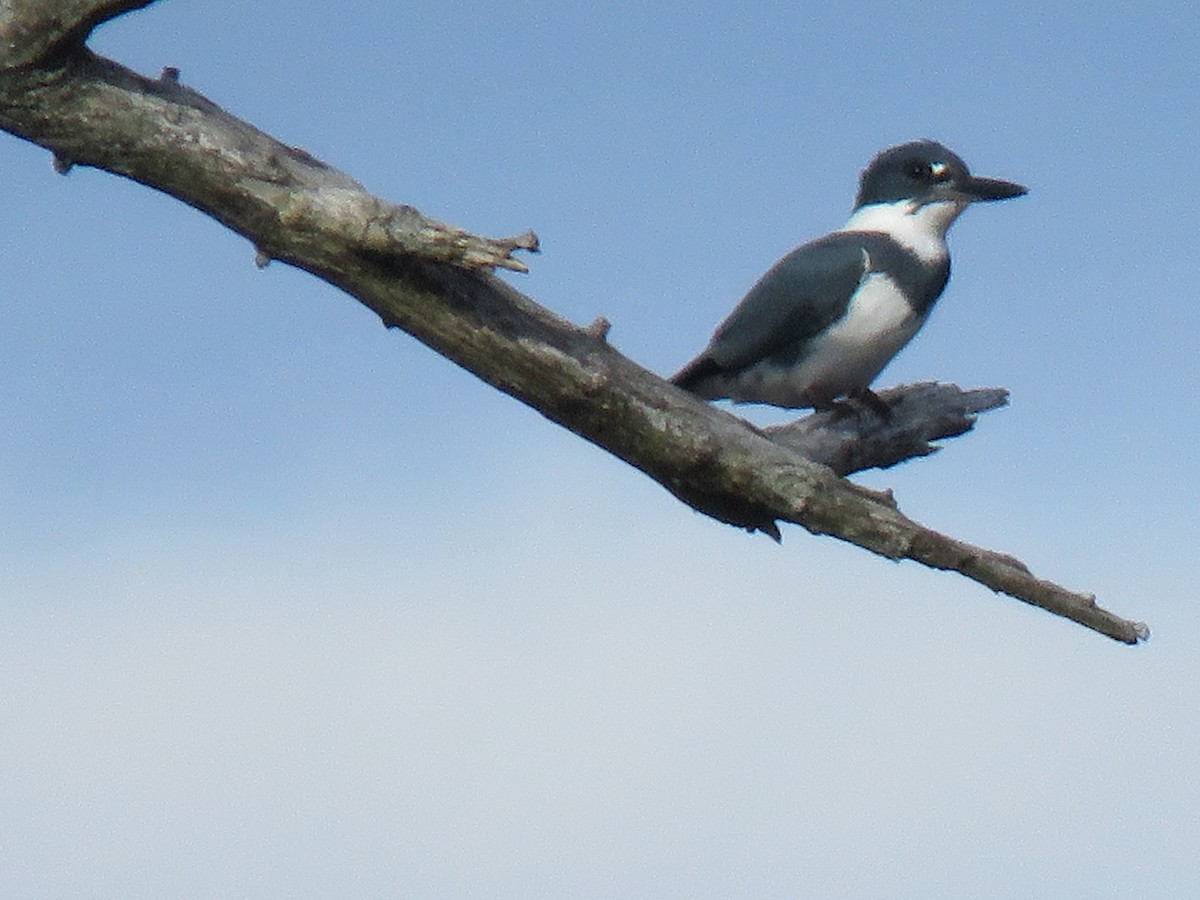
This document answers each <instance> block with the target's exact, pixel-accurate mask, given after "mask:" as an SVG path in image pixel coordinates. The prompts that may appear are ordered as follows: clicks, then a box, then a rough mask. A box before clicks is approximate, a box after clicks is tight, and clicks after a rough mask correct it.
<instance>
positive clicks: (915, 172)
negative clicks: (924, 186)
mask: <svg viewBox="0 0 1200 900" xmlns="http://www.w3.org/2000/svg"><path fill="white" fill-rule="evenodd" d="M906 174H907V175H908V177H909V178H911V179H912V180H913V181H928V180H929V178H930V176H931V175H933V167H932V166H930V165H929V163H926V162H922V161H921V160H919V159H914V160H913V161H912V162H910V163H909V164H908V170H907V173H906Z"/></svg>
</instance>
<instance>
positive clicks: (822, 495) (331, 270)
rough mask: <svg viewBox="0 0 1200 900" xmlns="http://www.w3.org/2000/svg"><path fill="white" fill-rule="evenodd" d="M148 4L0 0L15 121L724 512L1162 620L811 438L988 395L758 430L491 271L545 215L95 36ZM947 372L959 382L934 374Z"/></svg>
mask: <svg viewBox="0 0 1200 900" xmlns="http://www.w3.org/2000/svg"><path fill="white" fill-rule="evenodd" d="M147 4H148V0H129V2H115V0H110V2H99V0H93V2H86V0H12V2H7V3H5V4H0V127H2V128H4V129H5V130H7V131H9V132H11V133H13V134H15V135H18V136H20V137H23V138H25V139H27V140H29V141H32V142H34V143H36V144H39V145H41V146H43V147H46V148H47V149H48V150H50V151H51V152H52V153H53V154H54V159H55V163H56V166H57V167H58V168H59V169H60V170H61V171H67V170H69V169H70V168H71V167H72V166H74V165H88V166H95V167H98V168H101V169H105V170H107V171H110V172H113V173H115V174H118V175H122V176H125V177H128V178H131V179H133V180H135V181H138V182H141V183H142V184H145V185H147V186H148V187H151V188H154V189H156V190H160V191H163V192H165V193H168V194H170V195H171V196H174V197H176V198H178V199H179V200H181V201H183V202H184V203H187V204H189V205H191V206H193V207H195V208H197V209H199V210H201V211H203V212H205V213H207V214H208V215H210V216H212V217H213V218H214V219H216V220H217V221H219V222H221V223H222V224H224V225H225V226H227V227H228V228H230V229H232V230H234V231H236V232H238V233H239V234H242V235H244V236H245V237H246V238H247V239H248V240H249V241H251V243H252V244H253V246H254V248H255V254H254V256H255V259H256V260H257V261H258V262H259V263H260V264H264V263H265V262H267V261H269V260H272V259H274V260H281V261H283V262H286V263H288V264H291V265H294V266H297V267H299V268H302V269H305V270H307V271H309V272H311V273H313V274H314V275H317V276H318V277H320V278H323V279H325V280H326V281H328V282H330V283H331V284H334V285H337V286H338V287H340V288H342V289H344V290H345V291H346V292H347V293H349V294H350V295H352V296H353V297H355V298H356V299H358V300H359V301H360V302H362V303H363V304H365V305H366V306H368V307H369V308H370V309H372V310H374V311H375V312H376V313H377V314H378V315H379V316H380V318H381V319H382V320H383V322H384V323H385V324H387V325H390V326H396V327H400V328H403V329H404V330H405V331H408V332H409V333H411V334H413V335H414V336H416V337H417V338H418V339H420V340H422V341H423V342H425V343H426V344H428V345H429V346H430V347H432V348H433V349H435V350H436V351H438V352H439V353H441V354H443V355H445V356H446V357H448V358H449V359H451V360H453V361H454V362H456V363H457V364H459V365H461V366H463V367H464V368H466V369H468V370H469V371H471V372H473V373H474V374H476V375H477V376H478V377H480V378H482V379H483V380H485V381H487V382H488V383H489V384H492V385H494V386H495V387H497V388H499V389H500V390H502V391H505V392H507V393H509V394H511V395H512V396H514V397H516V398H518V399H519V400H521V401H522V402H524V403H527V404H529V405H530V406H532V407H534V408H536V409H538V410H539V411H540V412H542V413H543V414H544V415H546V416H547V417H548V418H550V419H552V420H553V421H555V422H558V423H559V424H561V425H563V426H564V427H566V428H569V429H571V430H572V431H574V432H575V433H576V434H578V435H580V436H581V437H583V438H585V439H587V440H589V441H591V442H593V443H595V444H597V445H599V446H601V447H603V448H605V449H606V450H608V451H610V452H611V453H613V454H615V455H616V456H618V457H620V458H621V459H623V460H625V461H627V462H628V463H629V464H630V465H633V466H635V467H636V468H638V469H640V470H641V471H643V472H645V473H646V474H648V475H649V476H650V477H652V478H654V479H655V480H656V481H658V482H659V483H660V484H662V485H663V486H664V487H665V488H667V490H669V491H671V493H673V494H674V495H675V496H677V497H678V498H679V499H681V500H682V501H684V502H685V503H687V504H689V505H690V506H692V507H693V508H695V509H697V510H699V511H701V512H703V513H706V514H708V515H710V516H713V517H715V518H717V519H720V520H721V521H724V522H728V523H730V524H733V525H737V526H739V527H743V528H747V529H750V530H759V531H763V532H766V533H768V534H770V535H772V536H773V537H775V538H776V539H778V538H779V537H780V532H779V528H778V525H777V522H789V523H795V524H798V525H801V526H802V527H804V528H806V529H808V530H809V531H810V532H813V533H814V534H828V535H832V536H835V537H838V538H840V539H842V540H846V541H850V542H852V543H855V544H857V545H859V546H861V547H864V548H866V549H868V550H871V551H873V552H875V553H878V554H880V555H883V556H886V557H888V558H891V559H912V560H915V561H917V562H920V563H922V564H924V565H927V566H931V567H933V568H939V569H950V570H953V571H956V572H959V573H961V574H963V575H965V576H967V577H968V578H972V579H974V580H976V581H978V582H980V583H981V584H984V585H986V586H988V587H990V588H992V589H993V590H995V591H1000V592H1003V593H1006V594H1008V595H1010V596H1013V597H1016V598H1018V599H1020V600H1023V601H1025V602H1027V603H1031V604H1034V605H1036V606H1039V607H1042V608H1043V609H1047V610H1049V611H1051V612H1053V613H1056V614H1058V615H1061V616H1065V617H1067V618H1069V619H1071V620H1073V621H1076V622H1079V623H1080V624H1083V625H1086V626H1087V627H1089V628H1092V629H1095V630H1096V631H1099V632H1101V633H1103V634H1106V635H1108V636H1109V637H1112V638H1114V639H1116V640H1119V641H1123V642H1125V643H1129V644H1134V643H1137V642H1138V641H1139V640H1141V639H1144V638H1145V637H1146V636H1147V634H1148V632H1147V630H1146V628H1145V626H1144V625H1142V624H1141V623H1137V622H1131V621H1127V620H1125V619H1122V618H1120V617H1119V616H1116V615H1114V614H1112V613H1110V612H1107V611H1105V610H1103V609H1100V608H1098V607H1096V606H1095V603H1094V601H1093V599H1092V598H1091V596H1090V595H1085V594H1078V593H1074V592H1071V591H1067V590H1065V589H1064V588H1061V587H1059V586H1057V585H1054V584H1052V583H1050V582H1046V581H1041V580H1039V579H1036V578H1034V576H1033V575H1032V574H1030V572H1029V570H1028V569H1027V568H1026V567H1025V566H1024V565H1022V564H1021V563H1019V562H1018V561H1016V560H1014V559H1013V558H1011V557H1008V556H1005V555H1003V554H998V553H994V552H992V551H988V550H984V549H982V548H978V547H973V546H971V545H969V544H965V543H963V542H961V541H957V540H954V539H952V538H948V537H946V536H944V535H941V534H938V533H937V532H935V531H932V530H931V529H928V528H925V527H923V526H921V525H919V524H917V523H916V522H913V521H912V520H910V519H908V518H907V517H905V516H904V515H902V514H901V513H900V512H899V510H898V509H896V506H895V503H894V502H893V501H892V499H891V496H890V495H889V494H886V493H883V494H881V493H879V492H876V491H869V490H866V489H864V488H862V487H859V486H857V485H854V484H853V483H851V482H849V481H846V480H845V479H844V478H841V477H839V476H838V475H837V474H835V472H834V471H833V469H831V468H829V467H828V466H826V465H822V464H820V463H818V462H815V461H813V459H810V458H808V456H806V455H805V454H811V455H812V456H815V457H817V458H820V459H823V460H825V461H827V462H829V464H830V465H832V466H835V467H836V468H838V469H839V470H840V471H850V470H852V469H856V468H862V467H864V466H868V465H891V464H894V463H895V462H896V461H898V460H899V459H901V458H907V457H909V456H912V455H922V454H924V453H928V452H930V448H929V444H928V442H929V441H931V440H936V439H938V438H941V437H947V436H950V435H951V434H953V433H955V429H959V431H961V430H963V429H964V428H965V427H969V426H970V420H971V419H970V417H971V416H972V415H973V414H974V411H976V410H974V409H973V408H971V406H970V404H969V403H968V404H967V405H963V406H961V408H960V409H959V411H958V412H957V413H956V414H955V415H951V416H950V417H949V418H948V419H944V418H942V413H939V414H938V416H936V417H932V418H931V419H930V421H925V422H923V421H922V420H923V419H926V418H929V416H928V413H929V409H931V408H932V407H926V406H923V405H922V404H925V403H927V402H930V400H931V396H930V391H931V390H932V389H930V388H928V387H926V386H916V387H915V388H906V389H898V393H895V394H894V395H893V396H892V399H893V400H895V401H896V404H897V409H896V412H895V414H894V415H893V419H892V420H891V421H889V422H888V423H884V426H882V427H877V426H873V425H871V424H870V423H869V422H868V421H867V418H866V417H863V418H862V420H861V421H859V422H855V418H856V417H853V416H852V417H849V418H844V419H843V420H841V421H823V420H822V419H821V418H819V417H809V419H808V420H806V423H801V424H798V425H795V426H792V427H790V428H789V429H784V430H782V431H772V432H768V433H764V432H761V431H759V430H758V429H755V428H753V427H751V426H749V425H748V424H747V423H745V422H744V421H742V420H741V419H739V418H737V417H735V416H732V415H730V414H728V413H726V412H724V411H722V410H720V409H717V408H715V407H713V406H711V405H709V404H707V403H704V402H702V401H700V400H698V399H697V398H695V397H693V396H691V395H689V394H686V393H684V392H682V391H680V390H678V389H677V388H675V387H673V386H672V385H670V384H668V383H667V382H665V381H663V380H662V379H660V378H659V377H658V376H656V375H655V374H654V373H652V372H649V371H647V370H646V369H644V368H642V367H640V366H638V365H637V364H636V363H634V362H632V361H631V360H629V359H627V358H625V357H624V356H622V355H621V354H620V353H618V352H617V351H616V350H614V349H613V348H612V347H611V346H609V345H608V344H607V343H606V342H605V340H604V336H605V332H606V328H605V327H604V324H597V325H596V326H594V327H591V328H588V329H579V328H576V327H574V326H573V325H571V324H570V323H568V322H565V321H563V320H562V319H560V318H559V317H557V316H555V315H554V314H553V313H551V312H549V311H548V310H546V309H544V308H542V307H541V306H539V305H537V304H536V303H535V302H533V301H532V300H531V299H529V298H528V297H526V296H524V295H522V294H521V293H519V292H518V291H516V290H514V289H513V288H512V287H511V286H509V285H507V284H505V283H504V282H502V281H500V280H499V279H497V278H495V277H494V276H492V275H491V274H490V272H489V270H491V269H494V268H498V267H499V268H509V269H516V270H519V271H520V270H524V268H525V266H524V263H522V262H521V261H519V260H517V259H514V257H513V254H514V253H515V252H516V251H517V250H534V249H536V247H537V240H536V238H535V237H534V236H533V235H532V233H530V232H525V233H523V234H521V235H518V236H516V237H513V238H508V239H501V240H495V239H487V238H480V237H477V236H475V235H472V234H469V233H468V232H465V231H463V230H461V229H457V228H454V227H452V226H448V225H444V224H442V223H440V222H436V221H433V220H431V219H428V218H427V217H425V216H423V215H421V213H419V212H418V211H417V210H415V209H413V208H411V207H409V206H404V205H401V204H393V203H388V202H386V201H384V200H381V199H379V198H377V197H374V196H372V195H370V194H369V193H367V192H366V191H365V190H364V189H363V188H362V187H361V186H360V185H359V184H358V183H357V182H356V181H354V180H353V179H352V178H350V177H349V176H347V175H345V174H343V173H341V172H338V171H337V170H335V169H333V168H331V167H330V166H328V165H326V164H324V163H322V162H320V161H319V160H316V159H314V158H313V157H312V156H310V155H309V154H308V153H306V152H304V151H303V150H300V149H297V148H294V147H288V146H286V145H284V144H282V143H280V142H279V141H276V140H275V139H273V138H271V137H270V136H269V135H266V134H264V133H263V132H261V131H259V130H258V129H256V128H254V127H253V126H252V125H250V124H248V123H246V122H243V121H241V120H239V119H237V118H235V117H234V116H231V115H230V114H228V113H227V112H225V111H224V110H222V109H221V108H220V107H218V106H217V105H216V104H214V103H212V102H211V101H209V100H208V99H206V98H205V97H203V96H201V95H200V94H198V93H197V92H195V91H193V90H191V89H189V88H188V87H186V86H185V85H183V84H181V83H180V81H179V77H178V76H179V73H178V72H177V71H176V70H174V69H168V70H164V73H163V75H162V76H161V77H159V78H157V79H151V78H146V77H143V76H141V75H138V74H136V73H134V72H131V71H129V70H128V69H125V68H123V67H122V66H120V65H117V64H116V63H114V62H111V61H109V60H105V59H102V58H100V57H98V56H95V55H94V54H92V53H91V52H90V51H89V50H88V49H87V48H86V47H85V46H84V44H83V41H84V40H85V39H86V37H87V35H88V34H89V33H90V30H91V29H92V28H93V27H94V26H95V25H96V24H97V23H98V22H100V21H102V20H104V19H105V18H108V17H111V16H114V15H117V14H119V13H121V12H124V11H127V10H129V9H133V8H136V7H140V6H145V5H147ZM945 390H950V391H951V392H953V391H957V389H953V388H946V387H944V386H943V387H942V388H938V389H937V391H934V393H937V392H943V394H944V391H945ZM949 396H950V395H949V394H944V396H943V399H946V398H947V397H949ZM963 396H970V395H962V394H961V392H960V396H959V400H960V401H961V400H962V397H963ZM922 398H924V399H922ZM976 399H978V397H977V398H976ZM992 399H993V400H994V399H996V398H995V396H994V395H993V397H992ZM972 402H974V401H972ZM979 408H983V407H979ZM847 429H849V430H847ZM831 441H832V444H831V443H830V442H831ZM818 445H822V446H825V447H826V449H824V450H820V449H817V448H818ZM833 445H836V446H834V450H832V451H831V450H829V449H828V448H829V447H830V446H833ZM795 448H800V449H801V450H802V451H803V452H797V450H796V449H795Z"/></svg>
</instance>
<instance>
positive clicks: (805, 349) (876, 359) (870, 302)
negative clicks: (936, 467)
mask: <svg viewBox="0 0 1200 900" xmlns="http://www.w3.org/2000/svg"><path fill="white" fill-rule="evenodd" d="M1024 193H1026V188H1025V187H1023V186H1022V185H1019V184H1013V183H1011V182H1008V181H1000V180H998V179H994V178H978V177H976V176H974V175H972V174H971V173H970V171H969V170H968V169H967V166H966V163H964V162H963V161H962V160H961V159H960V158H959V157H958V156H956V155H955V154H954V153H952V152H951V151H950V150H949V149H948V148H946V147H944V146H942V145H941V144H939V143H936V142H935V141H914V142H912V143H908V144H901V145H899V146H897V147H892V148H890V149H888V150H885V151H883V152H882V153H880V154H879V155H878V156H876V157H875V158H874V159H873V160H872V161H871V164H870V165H868V166H867V168H866V169H865V170H864V171H863V173H862V179H861V181H860V183H859V189H858V199H857V200H856V201H855V204H854V211H853V213H852V215H851V216H850V221H848V222H847V223H846V224H845V225H844V226H843V227H842V228H840V229H839V230H837V231H835V232H833V233H832V234H828V235H826V236H825V237H823V238H818V239H817V240H815V241H811V242H810V243H807V244H804V245H803V246H800V247H797V248H796V249H795V250H793V251H792V252H791V253H789V254H787V255H786V256H785V257H783V259H781V260H779V262H777V263H776V264H775V265H774V266H773V267H772V268H771V269H770V270H768V272H767V273H766V274H765V275H763V276H762V278H760V279H759V280H758V283H757V284H755V285H754V287H752V288H751V289H750V292H749V293H748V294H746V296H745V298H743V300H742V302H741V303H739V304H738V305H737V307H736V308H735V309H734V310H733V312H732V313H730V315H729V317H728V318H727V319H726V320H725V321H724V322H722V323H721V324H720V326H719V327H718V328H717V330H716V333H715V334H714V335H713V337H712V340H711V341H710V342H709V345H708V346H707V347H706V348H705V349H704V352H702V353H701V354H700V355H699V356H697V357H696V358H695V359H694V360H692V361H691V362H690V363H688V364H687V365H686V366H684V367H683V369H682V370H681V371H680V372H679V373H678V374H676V375H675V376H674V377H673V378H672V379H671V380H672V381H673V382H674V383H675V384H677V385H679V386H680V387H682V388H684V389H686V390H689V391H691V392H693V393H695V394H698V395H699V396H701V397H703V398H705V399H707V400H723V399H731V400H733V401H734V402H735V403H768V404H771V405H773V406H782V407H787V408H793V409H800V408H806V407H813V408H816V409H832V408H837V407H839V406H840V405H841V404H839V402H838V401H839V398H842V397H848V398H851V399H856V400H861V401H863V402H865V403H867V404H868V405H870V406H871V407H872V408H873V409H875V410H877V411H879V412H880V413H881V414H886V406H885V405H884V404H883V401H881V400H880V399H879V398H878V397H877V396H876V395H875V393H874V392H872V391H871V389H870V385H871V382H872V381H874V380H875V376H877V375H878V374H879V373H880V372H881V371H882V370H883V367H884V366H886V365H887V364H888V362H890V361H891V359H892V357H894V356H895V355H896V354H897V353H899V352H900V349H901V348H902V347H903V346H904V345H905V344H907V343H908V342H909V341H910V340H912V337H913V335H915V334H916V333H917V331H918V330H919V329H920V327H921V326H922V325H923V324H924V323H925V320H926V318H928V316H929V311H930V310H931V309H932V307H933V303H934V301H935V300H937V298H938V297H939V296H940V295H941V293H942V289H943V288H945V286H946V281H947V279H949V277H950V254H949V251H948V249H947V247H946V232H947V231H948V230H949V228H950V226H951V225H952V224H953V223H954V220H955V219H957V218H958V216H959V215H960V214H961V213H962V212H963V210H965V209H966V208H967V207H968V206H970V205H971V204H972V203H974V202H976V201H979V200H1003V199H1006V198H1008V197H1019V196H1021V195H1022V194H1024Z"/></svg>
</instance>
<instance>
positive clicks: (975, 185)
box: [959, 176, 1029, 201]
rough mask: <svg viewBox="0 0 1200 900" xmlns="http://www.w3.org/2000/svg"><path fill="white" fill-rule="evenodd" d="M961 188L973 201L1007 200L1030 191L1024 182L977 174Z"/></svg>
mask: <svg viewBox="0 0 1200 900" xmlns="http://www.w3.org/2000/svg"><path fill="white" fill-rule="evenodd" d="M959 190H961V191H962V193H963V194H965V195H966V196H967V197H968V198H969V199H971V200H972V201H975V200H1007V199H1008V198H1009V197H1020V196H1021V195H1022V194H1028V193H1029V188H1027V187H1025V185H1023V184H1013V182H1011V181H1001V180H1000V179H999V178H976V177H975V176H972V177H971V178H970V179H969V180H968V181H967V183H966V184H964V185H962V187H960V188H959Z"/></svg>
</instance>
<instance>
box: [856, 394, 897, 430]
mask: <svg viewBox="0 0 1200 900" xmlns="http://www.w3.org/2000/svg"><path fill="white" fill-rule="evenodd" d="M850 399H851V400H854V401H856V402H857V403H860V404H862V406H864V407H866V408H867V409H869V410H871V412H873V413H875V415H877V416H879V418H881V419H883V420H884V421H885V422H890V421H891V419H892V407H891V404H890V403H888V402H887V401H886V400H884V399H883V398H882V397H880V396H879V395H878V394H877V393H875V392H874V391H873V390H871V389H870V388H863V389H862V390H861V391H855V392H854V393H853V394H851V395H850Z"/></svg>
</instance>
